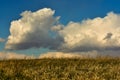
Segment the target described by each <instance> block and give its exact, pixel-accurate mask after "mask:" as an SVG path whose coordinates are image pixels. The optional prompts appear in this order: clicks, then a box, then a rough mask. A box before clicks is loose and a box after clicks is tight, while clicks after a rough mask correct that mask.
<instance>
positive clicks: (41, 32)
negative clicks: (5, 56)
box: [5, 8, 60, 49]
mask: <svg viewBox="0 0 120 80" xmlns="http://www.w3.org/2000/svg"><path fill="white" fill-rule="evenodd" d="M54 13H55V11H54V10H51V9H49V8H44V9H41V10H38V11H36V12H31V11H25V12H23V13H22V14H21V16H22V18H20V19H19V20H15V21H12V22H11V27H10V35H9V37H8V41H7V43H6V46H5V49H27V48H31V47H49V48H56V46H58V45H59V41H60V39H59V40H58V39H57V38H59V37H58V36H56V35H55V36H53V35H52V30H51V28H52V27H53V26H55V25H57V23H58V20H59V17H54V16H53V15H54ZM56 34H57V33H56Z"/></svg>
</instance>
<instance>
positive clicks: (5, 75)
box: [0, 57, 120, 80]
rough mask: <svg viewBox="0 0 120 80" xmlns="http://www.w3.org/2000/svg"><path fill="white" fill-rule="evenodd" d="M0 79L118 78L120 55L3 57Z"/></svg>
mask: <svg viewBox="0 0 120 80" xmlns="http://www.w3.org/2000/svg"><path fill="white" fill-rule="evenodd" d="M0 80H120V58H108V57H99V58H96V59H90V58H88V59H34V60H3V61H0Z"/></svg>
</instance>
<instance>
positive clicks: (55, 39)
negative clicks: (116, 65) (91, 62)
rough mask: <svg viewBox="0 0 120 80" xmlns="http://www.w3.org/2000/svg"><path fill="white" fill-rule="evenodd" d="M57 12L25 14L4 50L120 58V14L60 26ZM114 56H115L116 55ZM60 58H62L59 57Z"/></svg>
mask: <svg viewBox="0 0 120 80" xmlns="http://www.w3.org/2000/svg"><path fill="white" fill-rule="evenodd" d="M54 13H55V11H54V10H51V9H49V8H44V9H41V10H38V11H36V12H31V11H25V12H23V13H22V14H21V16H22V17H21V18H20V19H19V20H15V21H12V22H11V27H10V35H9V37H8V41H7V43H6V46H5V49H27V48H32V47H37V48H40V47H43V48H49V49H52V50H56V51H59V52H56V53H47V54H45V55H44V54H43V55H41V56H40V57H49V56H52V57H66V55H67V56H70V57H71V55H72V56H81V55H78V54H74V55H73V52H74V53H85V54H87V53H89V54H91V53H93V51H95V52H94V53H97V54H104V53H108V52H110V53H111V54H112V53H113V52H116V53H117V55H120V54H119V52H120V23H119V22H120V15H119V14H115V13H114V12H110V13H108V14H107V15H106V16H105V17H103V18H101V17H96V18H94V19H87V20H83V21H81V22H72V21H71V22H69V23H68V24H67V25H63V24H60V23H59V18H60V17H54ZM113 54H114V53H113ZM58 55H59V56H58Z"/></svg>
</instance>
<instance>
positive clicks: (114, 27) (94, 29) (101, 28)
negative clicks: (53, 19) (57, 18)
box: [59, 12, 120, 52]
mask: <svg viewBox="0 0 120 80" xmlns="http://www.w3.org/2000/svg"><path fill="white" fill-rule="evenodd" d="M119 22H120V15H119V14H115V13H113V12H110V13H108V14H107V16H105V17H104V18H100V17H97V18H94V19H87V20H83V21H82V22H81V23H80V22H69V23H68V25H67V26H66V27H64V29H63V30H61V31H59V34H60V35H62V37H63V38H64V43H63V44H62V47H61V50H64V51H70V52H71V51H73V52H76V51H90V50H98V51H101V50H114V49H115V50H117V49H118V50H119V49H120V23H119Z"/></svg>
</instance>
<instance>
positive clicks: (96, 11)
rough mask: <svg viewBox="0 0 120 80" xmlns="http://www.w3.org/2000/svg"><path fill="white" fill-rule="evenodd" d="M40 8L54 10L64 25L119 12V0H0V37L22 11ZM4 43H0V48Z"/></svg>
mask: <svg viewBox="0 0 120 80" xmlns="http://www.w3.org/2000/svg"><path fill="white" fill-rule="evenodd" d="M42 8H51V9H52V10H55V14H54V16H61V18H60V23H62V24H64V25H66V24H67V23H69V22H70V21H74V22H81V21H82V20H85V19H88V18H90V19H93V18H96V17H105V16H106V14H107V13H109V12H114V13H117V14H119V13H120V0H0V10H1V11H0V38H4V39H7V37H8V36H9V34H10V32H9V29H10V25H11V22H12V21H13V20H18V19H19V18H21V16H20V14H21V13H22V12H24V11H26V10H28V11H32V12H34V11H37V10H39V9H42ZM4 44H5V42H4V43H0V50H2V49H3V48H4ZM31 51H33V50H31ZM43 51H44V50H43ZM46 51H47V50H46ZM26 52H29V51H26ZM36 53H38V52H36Z"/></svg>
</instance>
